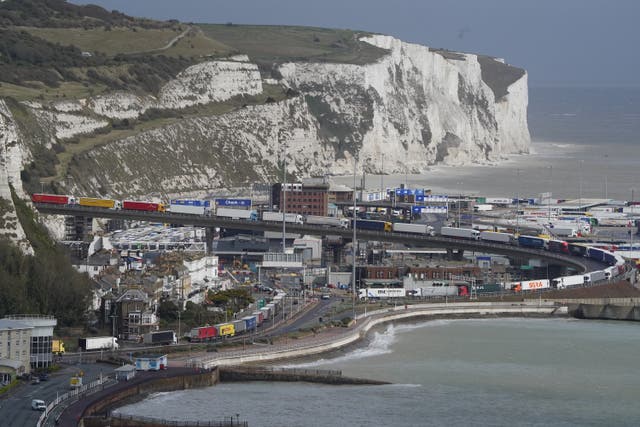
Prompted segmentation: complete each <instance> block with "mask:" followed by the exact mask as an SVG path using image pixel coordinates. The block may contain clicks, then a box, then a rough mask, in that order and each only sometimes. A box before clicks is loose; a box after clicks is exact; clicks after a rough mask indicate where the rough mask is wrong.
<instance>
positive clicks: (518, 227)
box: [516, 169, 520, 234]
mask: <svg viewBox="0 0 640 427" xmlns="http://www.w3.org/2000/svg"><path fill="white" fill-rule="evenodd" d="M516 234H520V169H516Z"/></svg>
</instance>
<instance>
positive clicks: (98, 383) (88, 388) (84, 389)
mask: <svg viewBox="0 0 640 427" xmlns="http://www.w3.org/2000/svg"><path fill="white" fill-rule="evenodd" d="M113 378H114V376H113V375H105V376H103V377H101V378H99V379H97V380H95V381H92V382H90V383H89V384H85V385H83V386H81V387H78V388H76V389H74V390H71V391H69V392H67V393H64V394H61V395H59V396H57V397H56V398H55V399H54V400H53V401H51V403H49V404H48V405H47V408H46V409H45V411H44V412H43V413H42V414H41V415H40V418H39V419H38V422H37V423H36V427H41V426H43V425H45V422H46V420H47V417H48V416H49V414H50V413H51V411H53V409H54V408H55V407H56V406H57V405H59V404H61V403H63V402H64V401H66V400H70V399H77V398H78V397H79V396H84V395H86V394H89V393H91V392H93V391H95V389H96V388H98V387H102V386H103V384H104V383H105V382H107V381H109V380H111V379H113Z"/></svg>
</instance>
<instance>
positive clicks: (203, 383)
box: [62, 369, 220, 426]
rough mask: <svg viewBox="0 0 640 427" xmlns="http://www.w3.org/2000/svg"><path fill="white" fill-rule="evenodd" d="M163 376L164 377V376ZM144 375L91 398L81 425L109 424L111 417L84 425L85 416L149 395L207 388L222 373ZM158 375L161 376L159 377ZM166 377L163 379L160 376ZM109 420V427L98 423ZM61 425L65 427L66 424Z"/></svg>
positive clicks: (94, 420)
mask: <svg viewBox="0 0 640 427" xmlns="http://www.w3.org/2000/svg"><path fill="white" fill-rule="evenodd" d="M163 374H164V375H163ZM142 375H143V376H139V377H136V378H134V379H133V380H131V381H129V382H120V383H118V384H117V385H115V386H113V387H110V388H106V389H104V390H103V391H102V392H100V393H96V394H95V395H92V396H91V398H88V399H86V400H84V401H83V402H79V403H82V405H83V408H82V409H81V421H80V423H79V424H78V425H80V426H84V425H92V426H93V425H110V424H109V423H108V417H103V416H100V417H94V418H89V419H88V420H87V424H84V421H83V419H84V418H85V417H92V416H95V415H97V414H103V413H104V412H106V411H108V410H109V409H110V408H113V407H116V406H119V405H122V404H123V403H124V402H126V401H129V400H134V399H137V398H139V396H144V395H146V394H149V393H158V392H166V391H175V390H184V389H190V388H197V387H208V386H212V385H215V384H217V383H218V382H219V381H220V372H219V371H218V370H217V369H211V370H207V371H204V372H193V371H192V372H188V371H186V370H183V372H180V373H178V374H177V375H171V373H169V375H166V372H158V373H155V372H153V373H145V374H142ZM156 375H158V377H156ZM159 375H163V376H159ZM101 419H102V420H107V424H95V423H97V422H100V421H99V420H101ZM62 425H65V424H64V423H63V424H62Z"/></svg>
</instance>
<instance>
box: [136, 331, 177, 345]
mask: <svg viewBox="0 0 640 427" xmlns="http://www.w3.org/2000/svg"><path fill="white" fill-rule="evenodd" d="M142 342H143V343H145V344H176V343H177V342H178V340H177V339H176V333H175V332H174V331H155V332H149V333H146V334H144V335H143V336H142Z"/></svg>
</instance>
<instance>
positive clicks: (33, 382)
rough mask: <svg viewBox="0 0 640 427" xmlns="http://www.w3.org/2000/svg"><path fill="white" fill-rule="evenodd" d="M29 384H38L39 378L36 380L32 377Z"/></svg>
mask: <svg viewBox="0 0 640 427" xmlns="http://www.w3.org/2000/svg"><path fill="white" fill-rule="evenodd" d="M31 384H34V385H35V384H40V378H38V377H33V378H32V379H31Z"/></svg>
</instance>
